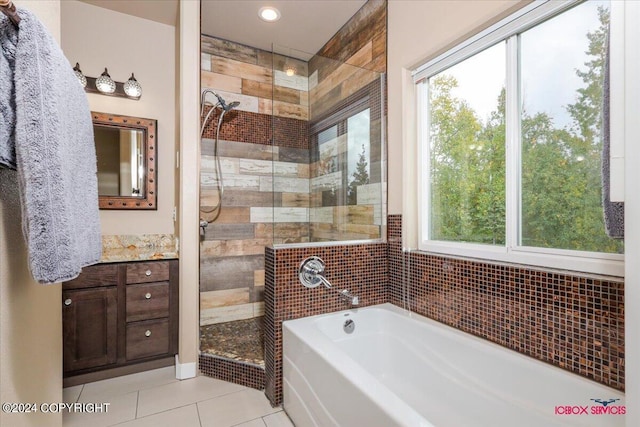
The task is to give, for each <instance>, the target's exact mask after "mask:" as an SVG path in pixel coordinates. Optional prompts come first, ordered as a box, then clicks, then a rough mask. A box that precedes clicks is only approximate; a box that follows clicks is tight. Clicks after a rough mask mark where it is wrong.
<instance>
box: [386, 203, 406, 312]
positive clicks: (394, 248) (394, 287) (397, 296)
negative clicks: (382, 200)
mask: <svg viewBox="0 0 640 427" xmlns="http://www.w3.org/2000/svg"><path fill="white" fill-rule="evenodd" d="M387 244H388V245H389V283H388V286H387V301H388V302H390V303H392V304H395V305H397V306H399V307H404V302H405V298H404V288H403V284H404V272H405V264H404V259H405V258H404V256H403V253H402V215H388V216H387Z"/></svg>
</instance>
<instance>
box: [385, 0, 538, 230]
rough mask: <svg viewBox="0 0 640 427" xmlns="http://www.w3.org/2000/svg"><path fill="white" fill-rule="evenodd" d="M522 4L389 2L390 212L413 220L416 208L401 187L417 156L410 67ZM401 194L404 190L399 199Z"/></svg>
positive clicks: (501, 0) (494, 0)
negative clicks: (412, 214) (412, 215)
mask: <svg viewBox="0 0 640 427" xmlns="http://www.w3.org/2000/svg"><path fill="white" fill-rule="evenodd" d="M526 3H528V1H515V0H491V1H489V0H483V1H466V0H463V1H459V0H441V1H438V0H430V1H414V0H389V10H388V36H387V37H388V49H387V52H388V57H387V72H388V140H389V141H388V152H389V171H390V172H389V214H392V215H393V214H403V220H404V221H405V222H411V217H410V216H409V215H411V212H414V211H415V205H414V201H415V199H416V197H415V196H414V195H413V194H410V193H409V191H413V190H412V189H403V188H402V187H403V181H404V182H416V181H411V180H410V179H411V174H412V172H413V170H414V169H415V165H414V164H413V163H414V161H415V159H417V156H416V152H415V142H414V136H413V134H412V132H413V129H415V117H414V116H413V114H412V111H413V97H412V92H413V84H412V83H411V76H410V73H409V72H410V70H411V69H412V68H413V67H414V66H416V65H417V64H419V63H421V62H423V61H424V60H425V59H427V58H431V57H434V56H435V55H436V54H438V53H441V52H443V51H445V50H446V49H448V48H450V47H453V46H454V45H455V44H456V43H457V42H459V41H461V40H463V39H464V38H466V36H467V35H469V34H470V33H475V32H477V31H479V29H480V28H485V27H487V26H489V25H490V24H491V23H494V22H496V21H497V20H499V19H500V18H502V17H504V16H506V14H507V13H508V12H509V11H510V10H511V9H512V8H517V7H521V6H524V5H525V4H526ZM514 10H515V9H514ZM403 153H404V154H403ZM391 171H394V172H391ZM400 171H402V172H400ZM404 193H407V194H405V200H404V202H403V194H404ZM403 203H404V204H405V205H404V208H403Z"/></svg>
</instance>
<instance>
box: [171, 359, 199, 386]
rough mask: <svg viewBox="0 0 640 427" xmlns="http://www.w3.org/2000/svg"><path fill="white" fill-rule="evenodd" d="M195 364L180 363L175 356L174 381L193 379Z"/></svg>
mask: <svg viewBox="0 0 640 427" xmlns="http://www.w3.org/2000/svg"><path fill="white" fill-rule="evenodd" d="M196 368H197V363H196V362H191V363H180V359H179V358H178V355H177V354H176V379H178V380H186V379H187V378H194V377H195V376H196Z"/></svg>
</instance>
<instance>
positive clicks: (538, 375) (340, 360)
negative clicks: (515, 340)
mask: <svg viewBox="0 0 640 427" xmlns="http://www.w3.org/2000/svg"><path fill="white" fill-rule="evenodd" d="M347 319H352V320H353V321H354V322H355V330H354V331H353V333H351V334H347V333H346V332H345V331H344V330H343V324H344V322H345V321H346V320H347ZM283 340H284V342H283V345H284V361H283V369H284V372H283V385H284V409H285V410H286V412H287V413H288V414H289V416H290V417H291V419H292V420H293V422H294V423H295V425H296V426H297V427H306V426H339V427H352V426H353V427H360V426H367V427H371V426H381V427H390V426H438V427H439V426H444V427H464V426H472V427H479V426H491V427H501V426H505V427H515V426H517V427H524V426H532V427H547V426H561V425H570V426H573V425H576V426H583V425H584V426H623V425H624V418H625V417H624V415H623V414H624V412H625V407H624V394H623V393H621V392H619V391H616V390H614V389H612V388H609V387H605V386H602V385H599V384H597V383H595V382H593V381H589V380H587V379H585V378H582V377H580V376H577V375H574V374H571V373H569V372H566V371H564V370H562V369H559V368H556V367H554V366H551V365H548V364H546V363H543V362H540V361H537V360H535V359H532V358H530V357H527V356H523V355H520V354H518V353H516V352H514V351H510V350H508V349H505V348H503V347H500V346H498V345H495V344H492V343H490V342H488V341H485V340H482V339H479V338H476V337H474V336H472V335H469V334H466V333H464V332H460V331H458V330H456V329H453V328H450V327H448V326H445V325H443V324H440V323H438V322H434V321H432V320H430V319H427V318H425V317H422V316H419V315H416V314H413V313H407V312H405V311H404V310H402V309H400V308H398V307H396V306H394V305H391V304H382V305H378V306H373V307H367V308H360V309H357V310H347V311H342V312H338V313H331V314H326V315H320V316H314V317H308V318H304V319H297V320H291V321H287V322H284V324H283ZM592 399H598V400H601V401H602V402H607V405H606V406H604V405H603V404H602V403H599V402H595V401H594V400H592ZM611 399H620V400H617V401H614V402H610V403H609V402H608V401H609V400H611ZM585 412H586V414H585Z"/></svg>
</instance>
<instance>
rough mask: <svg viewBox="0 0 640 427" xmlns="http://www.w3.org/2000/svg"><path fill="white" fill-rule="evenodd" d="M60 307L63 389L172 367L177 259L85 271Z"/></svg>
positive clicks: (72, 283) (71, 285)
mask: <svg viewBox="0 0 640 427" xmlns="http://www.w3.org/2000/svg"><path fill="white" fill-rule="evenodd" d="M62 307H63V308H62V319H63V348H64V357H63V365H64V385H65V387H67V386H71V385H75V384H81V383H85V382H90V381H95V380H99V379H104V378H109V377H114V376H119V375H124V374H129V373H133V372H139V371H144V370H148V369H154V368H157V367H161V366H168V365H172V364H173V363H174V355H175V354H176V353H177V352H178V260H177V259H173V260H158V261H135V262H116V263H108V264H97V265H93V266H90V267H86V268H84V269H83V270H82V273H81V274H80V276H79V277H78V278H76V279H74V280H71V281H69V282H65V283H63V285H62Z"/></svg>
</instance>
